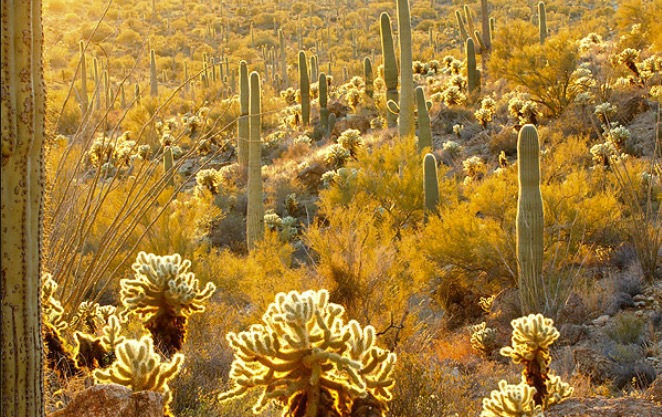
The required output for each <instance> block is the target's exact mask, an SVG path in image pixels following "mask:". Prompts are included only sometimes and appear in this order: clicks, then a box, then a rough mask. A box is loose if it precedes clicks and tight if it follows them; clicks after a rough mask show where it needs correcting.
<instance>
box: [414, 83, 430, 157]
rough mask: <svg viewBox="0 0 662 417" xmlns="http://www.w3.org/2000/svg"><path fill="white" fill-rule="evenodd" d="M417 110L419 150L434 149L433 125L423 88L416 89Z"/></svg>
mask: <svg viewBox="0 0 662 417" xmlns="http://www.w3.org/2000/svg"><path fill="white" fill-rule="evenodd" d="M416 109H417V111H418V114H417V116H418V150H419V151H422V150H423V149H424V148H431V147H432V125H431V124H430V112H429V111H428V103H427V101H426V100H425V93H424V92H423V87H416Z"/></svg>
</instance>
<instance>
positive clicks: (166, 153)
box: [163, 146, 175, 187]
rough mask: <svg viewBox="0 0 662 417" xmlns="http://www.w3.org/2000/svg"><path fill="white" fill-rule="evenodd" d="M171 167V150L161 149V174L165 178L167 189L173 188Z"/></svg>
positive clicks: (168, 147)
mask: <svg viewBox="0 0 662 417" xmlns="http://www.w3.org/2000/svg"><path fill="white" fill-rule="evenodd" d="M173 165H174V163H173V158H172V148H170V146H166V147H165V149H163V174H164V175H165V176H166V183H167V184H168V187H174V186H175V173H174V172H173V170H172V167H173Z"/></svg>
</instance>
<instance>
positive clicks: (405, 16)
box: [398, 0, 416, 139]
mask: <svg viewBox="0 0 662 417" xmlns="http://www.w3.org/2000/svg"><path fill="white" fill-rule="evenodd" d="M398 32H399V35H400V119H399V121H398V128H399V133H400V138H401V139H404V138H413V137H414V134H415V132H416V126H415V124H414V70H413V68H412V61H413V57H412V48H411V18H410V17H409V0H398Z"/></svg>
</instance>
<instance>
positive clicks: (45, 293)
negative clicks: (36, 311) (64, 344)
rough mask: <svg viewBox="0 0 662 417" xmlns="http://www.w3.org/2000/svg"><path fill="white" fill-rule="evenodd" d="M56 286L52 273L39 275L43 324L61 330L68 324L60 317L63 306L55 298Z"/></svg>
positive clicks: (62, 312)
mask: <svg viewBox="0 0 662 417" xmlns="http://www.w3.org/2000/svg"><path fill="white" fill-rule="evenodd" d="M57 287H58V285H57V282H55V281H54V280H53V275H51V274H49V273H44V274H43V275H42V276H41V312H42V316H43V318H44V324H46V325H50V326H52V328H53V329H54V330H56V331H58V332H61V331H63V330H65V329H66V328H67V327H68V324H67V322H66V321H65V320H64V319H63V317H62V315H63V314H64V308H63V307H62V304H61V303H60V301H58V300H57V299H56V298H55V292H56V291H57Z"/></svg>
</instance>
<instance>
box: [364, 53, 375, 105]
mask: <svg viewBox="0 0 662 417" xmlns="http://www.w3.org/2000/svg"><path fill="white" fill-rule="evenodd" d="M363 76H364V77H365V94H366V95H367V96H368V97H370V98H372V96H373V95H374V89H373V85H372V83H373V79H372V62H371V61H370V58H368V57H366V58H365V59H364V60H363Z"/></svg>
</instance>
